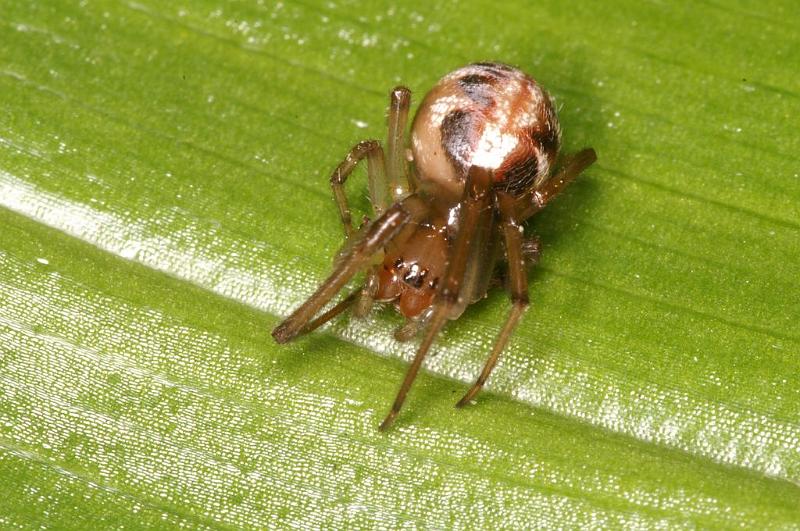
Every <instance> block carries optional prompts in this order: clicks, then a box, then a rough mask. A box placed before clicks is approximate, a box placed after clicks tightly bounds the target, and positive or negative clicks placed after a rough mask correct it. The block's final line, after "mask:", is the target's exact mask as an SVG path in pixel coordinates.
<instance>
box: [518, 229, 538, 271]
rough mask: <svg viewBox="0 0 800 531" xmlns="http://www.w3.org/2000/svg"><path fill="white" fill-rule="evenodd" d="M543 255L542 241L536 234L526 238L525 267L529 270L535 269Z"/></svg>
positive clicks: (524, 247)
mask: <svg viewBox="0 0 800 531" xmlns="http://www.w3.org/2000/svg"><path fill="white" fill-rule="evenodd" d="M541 255H542V240H541V239H539V236H536V235H535V234H534V235H533V236H531V237H529V238H526V239H525V240H523V242H522V257H523V258H524V259H525V265H526V266H528V269H531V268H533V267H534V266H535V265H536V264H538V263H539V257H540V256H541Z"/></svg>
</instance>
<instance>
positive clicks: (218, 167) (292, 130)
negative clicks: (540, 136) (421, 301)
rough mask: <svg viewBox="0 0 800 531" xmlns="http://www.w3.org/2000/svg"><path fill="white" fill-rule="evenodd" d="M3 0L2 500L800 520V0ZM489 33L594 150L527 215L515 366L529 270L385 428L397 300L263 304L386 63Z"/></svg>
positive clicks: (132, 507) (427, 67)
mask: <svg viewBox="0 0 800 531" xmlns="http://www.w3.org/2000/svg"><path fill="white" fill-rule="evenodd" d="M0 10H2V12H3V14H4V16H3V17H2V21H0V29H2V33H3V38H2V39H0V98H1V99H2V102H3V105H2V107H0V207H3V208H0V477H2V478H3V484H4V486H5V489H4V494H5V495H4V496H3V498H2V499H1V500H0V526H2V527H9V528H11V527H23V528H34V527H39V526H52V527H57V528H63V527H72V528H97V527H123V526H124V527H181V526H190V527H215V528H216V527H231V528H240V527H258V528H264V527H277V526H280V527H322V526H324V527H345V526H347V527H375V526H380V527H389V528H396V527H425V528H439V527H491V528H494V527H505V528H520V527H529V526H532V525H534V524H535V525H539V526H543V527H556V526H558V527H577V526H594V527H600V526H603V527H621V526H626V527H656V526H662V527H667V526H669V527H684V526H685V527H733V526H734V525H740V526H744V527H748V528H764V527H793V526H797V525H798V523H800V504H798V503H797V500H798V497H799V496H800V489H799V488H798V482H800V383H799V382H798V379H797V377H796V375H797V374H798V369H800V358H799V357H798V352H800V320H798V315H800V288H798V283H797V279H798V277H800V261H798V252H799V251H800V221H798V220H799V219H800V176H798V157H797V153H798V151H799V150H800V136H798V135H797V132H796V130H797V127H796V124H795V122H796V117H797V116H798V111H800V103H799V101H800V86H798V82H797V72H798V71H800V55H799V54H798V44H800V35H798V32H797V30H796V24H794V21H796V20H798V16H800V11H799V10H798V8H797V6H796V5H795V4H793V3H790V2H773V3H771V4H770V5H761V6H759V8H758V10H757V11H754V10H753V8H752V7H750V6H748V4H745V3H744V2H741V3H737V2H733V1H730V2H726V3H724V4H720V5H717V4H714V3H709V4H704V5H696V6H694V5H693V6H687V7H684V8H676V7H674V6H671V5H660V4H642V3H639V2H615V3H614V5H613V6H610V5H609V6H604V7H603V8H602V9H600V8H599V7H598V6H597V5H595V4H593V3H589V2H585V3H581V4H570V5H569V6H564V5H561V4H560V3H557V2H546V3H539V4H537V5H535V6H532V5H527V4H526V3H523V2H516V1H515V2H505V3H501V4H499V5H496V3H490V2H484V1H482V0H481V1H476V2H470V3H469V4H468V5H464V4H463V3H457V2H444V1H439V2H418V1H412V2H404V3H402V4H401V5H392V4H391V3H389V2H386V1H383V0H381V1H379V2H372V3H370V4H369V5H362V3H359V2H306V1H302V2H298V1H290V2H276V3H264V2H260V3H249V2H233V1H230V2H223V1H221V0H208V1H195V2H192V3H179V4H173V5H171V6H169V7H164V6H163V5H161V3H159V2H155V1H152V0H137V1H135V2H134V1H132V2H127V3H116V2H103V1H100V2H92V3H78V2H59V3H53V4H52V5H51V4H50V3H33V2H31V3H27V2H11V1H8V0H5V1H3V0H0ZM494 59H497V60H502V61H505V62H508V63H513V64H516V65H519V66H520V67H522V68H523V69H524V70H526V71H528V72H530V73H531V74H532V75H534V76H535V77H536V78H537V79H538V80H539V81H540V82H541V83H542V84H543V85H544V86H546V87H548V89H549V90H550V92H551V93H552V94H553V96H554V97H555V98H556V100H557V102H558V105H559V109H560V117H561V122H562V126H563V129H564V141H565V151H574V150H577V149H579V148H581V147H583V146H589V145H591V146H593V147H594V148H595V149H596V150H597V152H598V154H599V161H598V163H597V164H596V165H594V166H593V167H592V168H590V169H589V171H587V172H586V174H585V175H583V176H581V178H580V179H579V181H578V182H576V183H575V184H574V185H573V186H572V188H571V189H570V190H569V192H568V193H566V194H565V196H564V197H563V198H560V199H559V200H558V201H557V202H556V203H555V204H553V205H552V206H551V207H550V208H548V209H547V210H546V211H545V212H543V213H542V214H541V215H539V216H537V217H536V219H535V220H534V221H533V222H532V223H531V226H530V227H529V230H531V231H535V232H536V233H538V234H540V235H541V237H542V240H543V242H544V254H543V258H542V263H541V265H540V267H539V268H538V269H537V270H536V272H535V273H533V274H532V275H531V277H530V281H531V298H532V301H533V305H532V307H531V309H530V310H529V311H528V313H527V314H526V315H525V317H524V319H523V321H522V324H521V325H520V327H519V330H518V331H517V333H516V334H515V335H514V338H513V340H512V344H511V345H510V347H509V348H508V351H507V352H506V353H505V354H504V356H503V358H502V360H501V363H500V365H499V366H498V368H497V370H496V371H495V374H494V375H493V377H492V379H491V380H490V382H489V385H488V386H487V391H486V392H484V393H483V394H481V395H480V396H479V398H478V400H477V401H476V403H475V404H474V405H473V406H471V407H469V408H467V409H465V410H463V411H462V410H459V411H456V410H455V409H454V408H453V407H452V406H453V404H454V403H455V401H456V400H457V399H458V398H459V397H460V396H461V394H462V393H463V392H464V391H465V389H466V385H465V383H464V382H471V381H472V380H473V379H474V378H475V376H476V375H477V373H478V371H479V369H480V366H481V364H482V362H483V360H484V358H485V356H486V355H487V351H488V348H489V345H490V344H491V342H492V341H493V338H494V336H495V335H496V333H497V330H498V328H499V326H500V324H501V323H502V320H503V316H504V315H505V313H506V312H507V311H508V307H509V306H508V302H507V298H506V296H505V295H504V294H503V293H502V291H500V290H497V291H494V292H492V293H491V294H490V296H489V298H488V299H486V300H485V301H482V302H481V303H479V304H476V305H474V306H473V307H471V308H470V309H469V310H468V311H467V312H466V314H465V315H464V316H463V317H462V318H460V319H459V320H458V321H456V322H454V323H451V324H450V325H448V328H447V329H446V331H445V333H444V334H443V335H442V337H441V339H440V340H439V341H438V342H437V345H436V349H435V351H436V352H435V354H434V355H433V356H431V357H430V359H429V361H428V363H427V364H426V369H427V371H426V372H425V373H424V374H422V375H421V376H420V378H419V379H418V381H417V383H416V384H415V387H414V389H413V391H412V394H411V396H410V399H409V401H408V404H407V406H406V407H405V409H404V410H403V412H402V415H401V417H400V418H399V420H398V422H397V424H396V425H395V427H394V429H393V430H391V431H390V432H389V433H386V434H382V433H379V432H377V430H376V426H377V424H378V423H379V422H380V420H381V418H382V417H383V415H384V414H385V412H386V411H387V408H388V406H389V404H390V401H391V399H392V398H393V396H394V393H395V392H396V389H397V386H398V385H399V382H400V380H401V379H402V377H403V374H404V371H405V368H406V363H405V362H402V361H399V360H398V358H402V359H403V360H406V361H407V360H408V359H410V357H411V355H412V354H413V345H407V344H398V343H396V342H395V341H394V340H393V339H392V337H391V331H392V329H393V327H395V326H396V325H397V324H398V323H399V322H400V321H399V318H398V317H397V316H396V315H394V313H393V312H392V311H391V310H390V309H384V310H381V311H376V312H375V313H374V314H373V315H371V316H370V317H368V318H367V319H364V320H361V321H359V320H355V319H351V318H348V317H344V318H342V319H339V320H338V321H337V322H336V323H334V324H333V325H332V326H331V327H329V328H327V329H325V330H322V331H319V332H316V333H314V334H312V335H310V336H308V337H306V338H303V339H302V340H300V341H297V342H296V343H293V344H290V345H287V346H280V347H279V346H277V345H275V344H274V343H273V342H272V340H271V338H270V336H269V331H270V329H271V328H272V327H274V326H275V325H276V324H277V323H278V322H279V320H280V316H283V315H286V314H287V313H288V311H289V310H290V309H291V308H292V307H294V306H295V305H297V304H298V303H299V302H301V301H302V300H303V299H304V298H305V297H306V296H308V294H310V293H311V292H312V291H313V289H314V287H315V286H316V285H317V283H318V282H319V281H320V280H321V279H322V278H324V276H325V275H326V273H327V272H328V271H329V268H330V264H331V260H332V258H333V256H334V254H335V252H336V249H337V248H338V246H339V245H340V243H341V227H340V226H339V224H338V219H337V213H336V209H335V206H334V204H333V202H332V200H331V197H330V192H329V188H328V185H327V182H326V180H327V176H328V172H329V171H331V169H332V168H333V167H335V165H336V164H337V163H338V162H339V161H340V160H341V157H342V156H343V155H344V154H345V153H346V151H347V149H348V148H349V147H350V146H351V145H352V144H353V143H354V142H356V141H358V140H360V139H362V138H382V137H383V136H384V135H385V131H384V129H385V123H384V121H385V120H384V116H385V107H386V103H387V94H388V91H389V89H390V88H391V87H392V86H394V85H395V84H399V83H403V84H405V85H407V86H409V87H410V88H411V89H412V90H413V91H414V94H415V98H416V101H418V100H419V98H420V97H421V96H422V94H423V93H424V91H425V90H426V89H427V88H429V87H430V86H432V84H433V83H435V82H436V80H437V79H438V78H439V77H440V76H442V75H443V74H445V73H447V72H449V71H451V70H453V69H454V68H456V67H458V66H460V65H462V64H465V63H468V62H471V61H476V60H494ZM348 190H349V193H350V197H351V198H352V200H353V202H354V205H355V206H356V207H357V209H358V210H359V212H362V213H366V212H368V210H369V204H368V201H367V199H366V179H365V177H364V174H363V172H361V173H359V175H357V176H356V178H355V179H354V180H353V182H352V183H348ZM443 377H444V378H443Z"/></svg>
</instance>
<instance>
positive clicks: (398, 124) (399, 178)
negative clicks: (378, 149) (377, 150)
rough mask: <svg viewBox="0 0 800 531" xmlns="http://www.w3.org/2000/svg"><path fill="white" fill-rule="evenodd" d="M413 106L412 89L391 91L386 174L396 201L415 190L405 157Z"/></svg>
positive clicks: (404, 88)
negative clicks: (410, 109) (409, 111)
mask: <svg viewBox="0 0 800 531" xmlns="http://www.w3.org/2000/svg"><path fill="white" fill-rule="evenodd" d="M410 106H411V91H410V90H408V89H407V88H406V87H395V88H394V89H392V92H390V93H389V133H388V136H387V138H386V150H387V152H388V154H387V160H386V175H387V177H388V181H389V192H390V193H391V195H392V197H393V198H394V200H395V201H397V200H399V199H402V198H403V197H405V196H406V195H407V194H408V193H409V192H413V191H415V190H413V188H414V187H413V186H412V182H411V181H410V177H409V172H408V163H407V161H406V158H405V148H406V143H405V134H406V123H407V122H408V109H409V107H410Z"/></svg>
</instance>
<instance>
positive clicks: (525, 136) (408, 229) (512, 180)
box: [272, 63, 597, 430]
mask: <svg viewBox="0 0 800 531" xmlns="http://www.w3.org/2000/svg"><path fill="white" fill-rule="evenodd" d="M410 100H411V92H410V91H409V90H408V89H407V88H405V87H397V88H395V89H394V90H392V92H391V94H390V106H389V134H388V139H387V148H386V157H384V150H383V148H382V147H381V145H380V144H379V143H378V142H377V141H376V140H365V141H363V142H360V143H358V144H356V145H355V146H354V147H353V149H352V150H351V151H350V153H348V155H347V157H345V159H344V161H342V163H341V164H339V166H338V167H337V168H336V170H335V171H334V172H333V175H332V176H331V186H332V188H333V196H334V198H335V199H336V203H337V205H338V206H339V213H340V215H341V218H342V224H343V225H344V231H345V236H346V242H345V245H344V247H343V249H342V251H340V253H339V256H338V258H337V259H336V262H335V264H334V270H333V273H331V275H330V276H329V277H328V279H327V280H326V281H325V282H323V283H322V285H320V286H319V288H317V291H316V292H315V293H314V294H313V295H312V296H311V297H309V299H308V300H307V301H306V302H305V303H303V304H302V305H301V306H300V307H299V308H297V309H296V310H295V311H294V312H293V313H292V315H290V316H289V317H288V318H287V319H286V320H285V321H284V322H283V323H281V324H280V325H279V326H278V327H276V328H275V330H273V332H272V336H273V337H274V338H275V340H276V341H277V342H278V343H285V342H287V341H289V340H291V339H293V338H295V337H297V336H298V335H300V334H303V333H307V332H310V331H311V330H314V329H315V328H317V327H318V326H320V325H322V324H324V323H325V322H327V321H329V320H330V319H332V318H333V317H335V316H336V315H338V314H339V313H341V312H342V311H343V310H345V309H346V308H347V307H349V306H351V305H354V310H353V313H354V314H355V315H356V316H363V315H365V314H367V312H369V310H370V308H371V307H372V303H373V301H379V302H393V303H394V304H395V306H396V307H397V309H398V310H399V311H400V313H401V314H403V315H404V316H405V318H406V322H405V324H403V325H402V326H401V327H400V328H398V329H397V331H396V332H395V337H396V338H397V339H398V340H401V341H405V340H408V339H411V338H412V337H414V336H415V335H416V333H417V332H418V331H419V330H420V329H421V328H422V327H424V326H427V331H426V332H425V335H424V337H423V339H422V343H421V344H420V346H419V349H418V350H417V354H416V356H415V357H414V360H413V361H412V363H411V366H410V367H409V369H408V373H407V374H406V377H405V380H404V381H403V384H402V385H401V387H400V390H399V392H398V393H397V398H396V399H395V401H394V404H393V405H392V409H391V410H390V411H389V414H388V415H387V416H386V418H385V419H384V421H383V423H382V424H381V425H380V429H381V430H385V429H386V428H388V427H389V426H390V425H391V424H392V422H394V419H395V417H396V416H397V414H398V412H399V411H400V408H401V407H402V405H403V402H404V401H405V398H406V394H407V393H408V390H409V388H410V387H411V384H412V382H413V381H414V378H415V377H416V375H417V372H418V371H419V368H420V366H421V365H422V361H423V360H424V359H425V356H426V354H427V353H428V350H429V349H430V347H431V344H432V343H433V341H434V339H435V338H436V335H437V334H438V333H439V331H440V330H441V329H442V327H443V326H444V324H445V322H446V321H447V320H448V319H456V318H458V317H459V316H460V315H461V313H462V312H463V311H464V309H465V308H466V307H467V305H469V304H471V303H473V302H475V301H477V300H479V299H481V298H483V297H485V296H486V291H487V289H488V288H489V287H490V285H492V284H493V283H494V282H496V281H498V280H502V279H504V280H505V285H506V288H507V289H508V292H509V294H510V297H511V304H512V306H511V310H510V312H509V314H508V317H507V318H506V321H505V324H504V325H503V327H502V329H501V330H500V334H499V335H498V337H497V340H496V341H495V344H494V348H493V349H492V352H491V354H490V355H489V358H488V359H487V361H486V364H485V366H484V367H483V371H481V374H480V376H478V379H477V381H476V382H475V384H474V385H473V386H472V387H471V388H470V389H469V391H467V393H466V394H465V395H464V397H463V398H462V399H461V400H460V401H459V402H458V403H457V404H456V406H457V407H462V406H464V405H466V404H467V403H469V402H470V401H471V400H472V398H474V397H475V395H476V394H477V393H478V392H479V391H480V390H481V388H482V387H483V385H484V383H485V382H486V380H487V378H488V377H489V374H490V373H491V372H492V369H494V366H495V365H496V364H497V359H498V357H499V356H500V352H502V350H503V348H504V347H505V345H506V343H507V342H508V339H509V337H510V335H511V333H512V332H513V330H514V328H515V327H516V325H517V323H518V322H519V320H520V317H522V314H523V312H524V311H525V309H526V308H527V306H528V304H529V303H528V277H527V271H526V266H530V265H533V264H535V263H536V262H537V261H538V258H539V251H540V244H539V239H538V238H536V237H532V238H529V239H525V238H524V236H523V232H522V227H521V223H523V222H524V221H525V220H527V219H528V218H530V217H531V216H532V215H533V214H535V213H537V212H538V211H539V210H541V209H542V208H544V206H545V205H547V203H549V202H550V200H551V199H552V198H553V197H555V196H556V195H557V194H558V193H559V192H561V190H563V189H564V187H565V186H566V185H567V184H568V183H570V182H571V181H572V180H574V179H575V177H576V176H577V175H578V174H580V173H581V172H582V171H583V170H584V169H586V168H587V167H588V166H589V165H590V164H592V163H593V162H594V161H595V160H596V158H597V157H596V155H595V152H594V150H593V149H591V148H588V149H584V150H582V151H580V152H579V153H577V154H574V155H572V156H569V157H567V158H566V160H565V161H564V163H563V166H562V168H561V169H560V170H559V171H557V172H556V173H554V174H552V175H551V169H552V166H553V164H554V163H555V160H556V156H557V154H558V149H559V145H560V142H561V131H560V129H559V125H558V118H557V117H556V112H555V109H554V108H553V103H552V101H551V99H550V96H549V95H548V94H547V92H545V91H544V90H543V89H542V88H541V87H540V86H539V85H538V84H537V83H536V82H535V81H534V80H533V79H532V78H530V77H529V76H528V75H526V74H525V73H524V72H522V71H520V70H518V69H516V68H514V67H511V66H508V65H504V64H501V63H476V64H472V65H468V66H465V67H463V68H460V69H458V70H456V71H454V72H452V73H450V74H448V75H447V76H445V77H444V78H442V79H441V80H440V81H439V83H438V84H436V86H434V87H433V89H432V90H431V91H430V92H429V93H428V94H427V95H426V96H425V99H424V100H423V101H422V103H421V104H420V106H419V109H418V110H417V114H416V116H415V117H414V122H413V124H412V126H411V142H410V143H411V147H410V149H406V141H405V129H406V122H407V120H408V109H409V103H410ZM364 158H366V159H367V173H368V176H369V196H370V200H371V202H372V206H373V209H374V211H375V216H376V219H375V221H372V222H367V220H365V223H364V224H363V225H362V226H361V228H360V229H358V230H354V229H353V225H352V220H351V215H350V208H349V207H348V204H347V199H346V197H345V193H344V183H345V181H346V180H347V177H348V176H349V175H350V173H351V172H352V171H353V169H354V168H355V166H356V165H357V164H358V162H359V161H361V160H362V159H364ZM409 162H410V163H412V164H409ZM390 197H391V200H392V204H391V205H388V199H389V198H390ZM500 242H502V243H503V248H504V249H505V257H504V258H505V263H506V264H507V274H506V275H505V277H503V276H502V275H499V274H498V273H497V271H496V269H497V268H496V265H497V263H498V262H499V261H500V259H501V258H502V256H501V253H500V245H499V244H500ZM360 271H366V281H365V282H364V284H363V286H362V287H361V288H359V289H357V290H356V291H355V292H353V293H351V294H350V295H349V296H347V297H346V298H344V299H343V300H342V301H340V302H339V303H338V304H336V305H335V306H333V307H332V308H331V309H330V310H328V311H327V312H325V313H323V314H322V315H320V316H319V317H317V318H316V319H314V316H315V315H316V314H317V312H319V311H320V310H321V309H322V308H323V306H325V305H326V304H327V303H328V302H329V301H330V300H331V299H332V298H333V297H334V296H335V295H336V294H337V293H338V292H339V290H340V289H342V287H343V286H344V285H345V284H346V283H347V282H348V281H349V280H350V279H351V278H352V277H353V276H354V275H355V274H357V273H358V272H360Z"/></svg>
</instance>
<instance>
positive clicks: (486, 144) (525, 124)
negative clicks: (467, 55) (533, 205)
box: [411, 63, 561, 199]
mask: <svg viewBox="0 0 800 531" xmlns="http://www.w3.org/2000/svg"><path fill="white" fill-rule="evenodd" d="M560 140H561V133H560V129H559V125H558V119H557V117H556V112H555V109H554V107H553V103H552V101H551V99H550V96H549V95H548V94H547V92H545V91H544V89H542V88H541V87H540V86H539V85H538V84H537V83H536V81H534V80H533V79H532V78H531V77H530V76H528V75H527V74H525V73H524V72H522V71H521V70H518V69H516V68H514V67H511V66H508V65H504V64H501V63H475V64H472V65H468V66H465V67H463V68H460V69H458V70H456V71H454V72H452V73H450V74H448V75H447V76H445V77H444V78H442V79H441V80H440V81H439V82H438V83H437V84H436V86H434V87H433V89H431V91H430V92H428V94H427V95H426V96H425V99H424V100H423V101H422V103H421V104H420V106H419V110H418V111H417V114H416V116H415V118H414V123H413V126H412V130H411V149H412V153H413V157H414V165H415V168H416V171H417V175H418V178H419V180H420V183H421V184H422V186H423V187H427V188H429V189H435V193H436V194H439V195H441V194H446V195H448V196H451V197H452V198H453V199H456V198H458V197H460V193H461V190H462V188H463V184H464V180H465V178H466V174H467V171H468V170H469V167H470V166H472V165H475V166H481V167H484V168H488V169H490V170H492V171H493V172H494V179H495V183H496V186H498V187H501V188H503V189H505V190H508V191H511V192H512V193H517V192H520V191H522V190H525V189H528V188H529V187H531V186H539V185H541V184H542V183H543V182H544V181H545V180H546V179H547V177H548V176H549V174H550V168H551V167H552V165H553V163H554V162H555V158H556V155H557V154H558V148H559V144H560Z"/></svg>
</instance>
